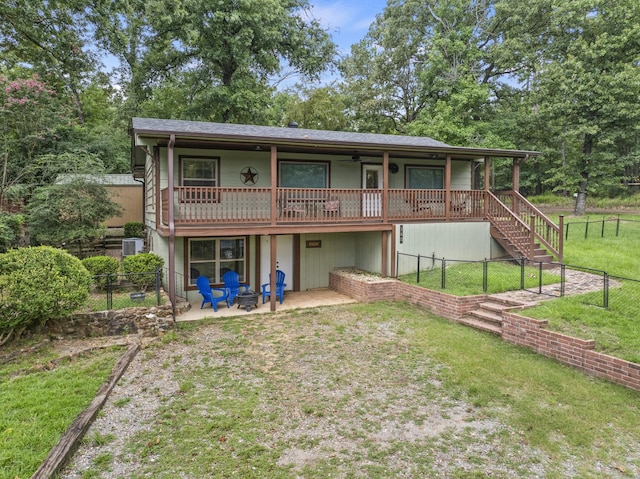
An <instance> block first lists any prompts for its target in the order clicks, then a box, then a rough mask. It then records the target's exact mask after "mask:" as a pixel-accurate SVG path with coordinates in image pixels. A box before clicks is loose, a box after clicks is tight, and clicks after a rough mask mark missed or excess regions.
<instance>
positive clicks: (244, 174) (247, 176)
mask: <svg viewBox="0 0 640 479" xmlns="http://www.w3.org/2000/svg"><path fill="white" fill-rule="evenodd" d="M240 179H241V180H242V184H244V185H255V184H256V183H257V182H258V172H257V171H256V169H255V168H251V167H250V166H247V167H245V168H243V169H242V171H241V172H240Z"/></svg>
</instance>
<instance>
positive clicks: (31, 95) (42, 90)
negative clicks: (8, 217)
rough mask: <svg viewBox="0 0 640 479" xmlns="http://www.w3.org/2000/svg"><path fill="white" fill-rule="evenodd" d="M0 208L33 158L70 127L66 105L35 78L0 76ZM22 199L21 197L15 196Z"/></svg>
mask: <svg viewBox="0 0 640 479" xmlns="http://www.w3.org/2000/svg"><path fill="white" fill-rule="evenodd" d="M0 120H1V122H0V141H1V144H0V168H1V171H0V208H2V207H3V206H2V205H3V203H4V202H3V200H4V199H5V198H6V196H7V194H11V189H12V188H14V189H16V188H17V187H18V186H19V185H20V184H22V183H23V182H24V180H25V175H26V174H27V172H28V171H29V169H30V168H31V167H32V163H33V160H34V158H35V157H36V156H37V155H38V154H39V153H43V152H45V151H46V150H47V149H49V148H51V147H52V146H53V145H54V144H55V142H56V141H58V140H59V139H60V136H61V134H64V133H63V131H64V130H65V129H67V128H69V126H70V124H71V122H72V118H71V116H70V109H69V104H68V103H66V102H65V100H64V99H62V100H61V99H60V98H59V97H58V95H57V93H56V91H55V90H53V89H52V88H51V87H50V86H49V85H48V84H47V83H45V82H43V81H42V80H40V78H39V77H38V76H33V77H31V78H17V79H14V80H10V79H9V78H7V77H6V76H2V75H0ZM21 196H24V195H23V193H22V192H21V193H20V194H16V195H14V197H21Z"/></svg>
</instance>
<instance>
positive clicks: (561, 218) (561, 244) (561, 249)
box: [558, 215, 569, 263]
mask: <svg viewBox="0 0 640 479" xmlns="http://www.w3.org/2000/svg"><path fill="white" fill-rule="evenodd" d="M558 220H559V222H560V234H559V235H558V252H559V254H558V262H560V263H562V258H563V257H564V241H563V240H562V230H563V226H564V215H560V216H559V217H558ZM568 232H569V225H568V224H567V233H568Z"/></svg>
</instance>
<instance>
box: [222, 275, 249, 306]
mask: <svg viewBox="0 0 640 479" xmlns="http://www.w3.org/2000/svg"><path fill="white" fill-rule="evenodd" d="M222 281H224V287H225V289H226V290H227V295H228V296H229V304H233V300H234V299H235V298H236V296H238V293H242V292H243V291H248V290H249V285H248V284H245V283H241V282H240V277H239V276H238V273H236V272H235V271H227V272H226V273H225V274H224V275H223V276H222Z"/></svg>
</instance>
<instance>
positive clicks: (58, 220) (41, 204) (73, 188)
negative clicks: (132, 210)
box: [27, 175, 121, 248]
mask: <svg viewBox="0 0 640 479" xmlns="http://www.w3.org/2000/svg"><path fill="white" fill-rule="evenodd" d="M27 211H28V214H29V228H30V232H31V235H32V237H33V238H34V240H35V241H36V242H38V243H44V244H49V245H62V244H64V243H68V244H72V243H77V244H78V246H79V248H80V247H81V246H82V244H86V243H87V242H90V241H92V240H94V239H96V238H98V237H100V236H101V235H102V234H103V233H104V226H103V223H104V221H105V220H106V219H108V218H110V217H112V216H116V215H118V214H120V213H121V211H120V208H119V207H118V205H116V204H115V203H113V202H112V201H111V200H110V198H109V193H108V192H107V190H106V188H105V187H104V186H103V185H101V184H100V183H99V182H97V181H96V179H95V178H91V177H90V176H86V175H79V176H76V177H72V178H71V180H70V181H68V182H64V183H58V184H54V185H50V186H45V187H42V188H39V189H38V191H37V192H36V193H35V194H34V196H33V197H32V199H31V201H30V203H29V205H28V208H27Z"/></svg>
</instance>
